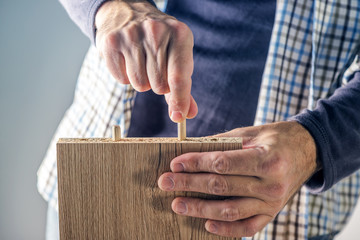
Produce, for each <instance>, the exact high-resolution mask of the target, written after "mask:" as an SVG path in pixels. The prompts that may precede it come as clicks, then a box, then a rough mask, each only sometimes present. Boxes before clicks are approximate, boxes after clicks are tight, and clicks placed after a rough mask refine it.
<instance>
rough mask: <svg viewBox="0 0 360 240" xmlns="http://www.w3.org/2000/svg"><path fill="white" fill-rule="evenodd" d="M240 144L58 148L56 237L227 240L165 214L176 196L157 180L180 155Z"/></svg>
mask: <svg viewBox="0 0 360 240" xmlns="http://www.w3.org/2000/svg"><path fill="white" fill-rule="evenodd" d="M239 148H241V144H240V143H191V144H189V143H182V142H179V143H134V144H131V143H127V144H122V143H61V144H58V174H59V175H58V178H59V211H60V215H59V217H60V236H61V239H154V240H155V239H210V240H211V239H228V238H219V237H217V236H215V235H212V234H210V233H208V232H206V231H205V230H204V222H205V221H204V220H202V219H197V218H189V217H183V216H179V215H176V214H174V213H173V212H172V211H171V207H170V206H171V201H172V200H173V199H174V198H175V197H176V196H201V197H205V198H206V197H209V196H205V195H204V194H197V193H181V192H180V193H173V192H163V191H161V190H160V189H159V188H158V186H157V180H158V178H159V176H160V175H161V174H162V173H164V172H167V171H169V170H170V167H169V166H170V161H171V160H172V159H173V158H174V157H175V156H178V155H180V154H182V153H186V152H200V151H224V150H233V149H239Z"/></svg>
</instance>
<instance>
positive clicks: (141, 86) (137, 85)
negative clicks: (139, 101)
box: [131, 76, 151, 92]
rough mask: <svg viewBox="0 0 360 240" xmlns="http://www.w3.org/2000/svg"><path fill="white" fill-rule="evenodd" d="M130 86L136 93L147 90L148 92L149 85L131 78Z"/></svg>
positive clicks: (134, 77) (136, 78)
mask: <svg viewBox="0 0 360 240" xmlns="http://www.w3.org/2000/svg"><path fill="white" fill-rule="evenodd" d="M131 82H132V84H131V85H132V86H133V88H135V90H136V91H138V92H146V91H148V90H150V88H151V87H150V85H149V84H148V83H141V80H140V79H139V78H138V77H136V76H133V77H132V81H131Z"/></svg>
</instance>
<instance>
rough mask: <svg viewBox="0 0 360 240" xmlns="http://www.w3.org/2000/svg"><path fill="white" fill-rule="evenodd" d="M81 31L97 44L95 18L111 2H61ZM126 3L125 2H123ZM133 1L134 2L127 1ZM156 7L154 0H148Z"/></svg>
mask: <svg viewBox="0 0 360 240" xmlns="http://www.w3.org/2000/svg"><path fill="white" fill-rule="evenodd" d="M59 1H60V3H61V4H62V5H63V6H64V8H65V10H66V11H67V13H68V14H69V16H70V18H71V19H72V20H73V21H74V22H75V23H76V25H78V27H79V28H80V29H81V31H82V32H83V33H84V34H85V35H86V36H87V37H89V39H90V41H91V42H92V43H93V44H95V37H96V29H95V16H96V13H97V11H98V10H99V8H100V7H101V6H102V4H104V3H105V2H107V1H110V0H59ZM123 1H125V0H123ZM126 1H132V2H134V0H126ZM147 1H148V2H150V3H152V4H153V5H155V3H154V2H153V0H147Z"/></svg>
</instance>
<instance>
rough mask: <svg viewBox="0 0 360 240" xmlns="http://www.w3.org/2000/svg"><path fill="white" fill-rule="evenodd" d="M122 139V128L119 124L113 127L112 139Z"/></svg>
mask: <svg viewBox="0 0 360 240" xmlns="http://www.w3.org/2000/svg"><path fill="white" fill-rule="evenodd" d="M120 139H121V128H120V126H118V125H115V126H113V127H112V140H113V141H119V140H120Z"/></svg>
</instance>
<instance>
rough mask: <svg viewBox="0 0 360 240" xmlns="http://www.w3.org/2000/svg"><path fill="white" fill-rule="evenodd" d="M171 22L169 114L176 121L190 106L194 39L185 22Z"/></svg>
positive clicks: (185, 114)
mask: <svg viewBox="0 0 360 240" xmlns="http://www.w3.org/2000/svg"><path fill="white" fill-rule="evenodd" d="M169 24H170V25H171V26H172V27H173V29H174V30H173V35H172V37H171V41H170V43H169V47H168V64H167V69H168V71H167V72H168V78H167V79H168V84H169V88H170V98H169V114H170V118H171V119H172V120H173V121H174V122H181V121H183V120H185V118H186V117H187V115H188V112H189V108H190V101H191V75H192V73H193V69H194V63H193V45H194V40H193V36H192V33H191V30H190V29H189V28H188V27H187V26H186V25H185V24H184V23H181V22H178V21H174V20H172V21H171V22H170V23H169Z"/></svg>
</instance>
